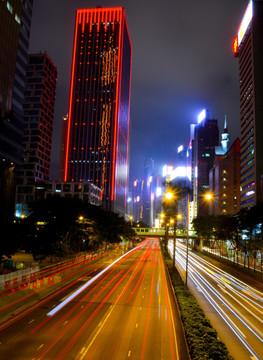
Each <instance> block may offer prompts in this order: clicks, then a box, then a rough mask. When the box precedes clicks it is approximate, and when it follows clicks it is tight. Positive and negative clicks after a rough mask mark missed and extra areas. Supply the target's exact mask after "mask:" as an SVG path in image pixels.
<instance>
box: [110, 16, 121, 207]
mask: <svg viewBox="0 0 263 360" xmlns="http://www.w3.org/2000/svg"><path fill="white" fill-rule="evenodd" d="M115 14H116V13H115V12H114V17H113V22H114V21H115ZM122 39H123V19H122V16H121V19H120V26H119V41H118V67H117V85H116V105H115V119H114V132H113V155H112V175H111V194H110V198H111V200H115V198H116V191H115V190H116V157H117V152H116V146H117V131H118V118H119V116H118V115H119V111H118V110H119V106H120V99H119V97H120V95H119V93H120V91H119V90H120V81H121V73H120V71H121V64H122Z"/></svg>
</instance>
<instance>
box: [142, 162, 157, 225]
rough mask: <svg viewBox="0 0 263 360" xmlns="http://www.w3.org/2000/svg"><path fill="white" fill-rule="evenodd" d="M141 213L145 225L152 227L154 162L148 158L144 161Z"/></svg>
mask: <svg viewBox="0 0 263 360" xmlns="http://www.w3.org/2000/svg"><path fill="white" fill-rule="evenodd" d="M143 175H144V176H143V179H144V184H143V212H142V220H143V222H144V223H145V224H147V225H148V226H150V227H152V226H153V225H154V223H153V201H152V194H153V175H154V160H153V159H152V158H148V159H146V160H145V161H144V174H143Z"/></svg>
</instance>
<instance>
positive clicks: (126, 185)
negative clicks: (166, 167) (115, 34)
mask: <svg viewBox="0 0 263 360" xmlns="http://www.w3.org/2000/svg"><path fill="white" fill-rule="evenodd" d="M124 21H125V26H126V31H127V34H128V37H129V42H130V49H131V56H130V83H129V85H130V86H129V105H128V124H127V126H128V131H127V151H126V169H127V172H126V174H127V176H126V184H125V205H126V202H127V188H128V159H129V143H130V104H131V65H132V46H131V39H130V35H129V32H128V25H127V21H126V18H124Z"/></svg>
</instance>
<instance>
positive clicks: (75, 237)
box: [21, 196, 134, 260]
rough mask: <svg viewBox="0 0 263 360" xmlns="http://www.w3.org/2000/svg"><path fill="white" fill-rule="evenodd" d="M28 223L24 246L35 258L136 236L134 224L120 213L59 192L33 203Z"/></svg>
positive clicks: (89, 247)
mask: <svg viewBox="0 0 263 360" xmlns="http://www.w3.org/2000/svg"><path fill="white" fill-rule="evenodd" d="M25 227H26V229H27V231H26V235H25V236H24V237H23V240H22V241H21V246H22V247H23V248H24V249H25V250H26V251H28V252H31V253H32V254H33V256H34V258H35V259H36V260H42V259H44V258H45V257H47V256H53V255H54V256H60V257H62V256H69V255H71V254H74V253H76V252H80V251H85V250H89V249H94V248H97V247H99V246H101V245H102V244H104V243H118V242H120V241H121V240H122V239H131V238H132V237H133V236H134V232H133V230H132V228H131V225H130V224H129V223H128V222H126V221H125V220H124V218H122V217H120V216H119V215H118V214H115V213H113V212H111V211H105V210H103V209H102V208H100V207H97V206H94V205H91V204H87V203H84V202H83V201H81V200H79V199H72V198H69V199H67V198H62V197H56V196H54V197H50V198H48V199H45V200H41V201H38V202H35V203H33V204H32V214H31V215H30V216H29V217H28V218H27V219H26V220H25Z"/></svg>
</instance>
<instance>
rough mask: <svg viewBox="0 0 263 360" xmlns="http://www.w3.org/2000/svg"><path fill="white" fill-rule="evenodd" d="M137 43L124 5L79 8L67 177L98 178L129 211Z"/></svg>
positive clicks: (107, 201) (106, 193) (110, 202)
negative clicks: (133, 48)
mask: <svg viewBox="0 0 263 360" xmlns="http://www.w3.org/2000/svg"><path fill="white" fill-rule="evenodd" d="M130 83H131V43H130V38H129V32H128V27H127V23H126V17H125V12H124V9H123V8H122V7H116V8H95V9H80V10H77V11H76V22H75V35H74V45H73V60H72V73H71V85H70V97H69V111H68V121H67V130H66V140H65V159H64V181H73V182H74V181H77V182H78V181H82V182H92V183H94V184H95V185H96V186H98V187H99V188H101V189H102V193H103V204H104V207H105V208H106V209H109V210H113V211H115V212H117V213H119V214H122V215H124V214H125V205H126V196H127V181H128V150H129V119H130Z"/></svg>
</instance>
